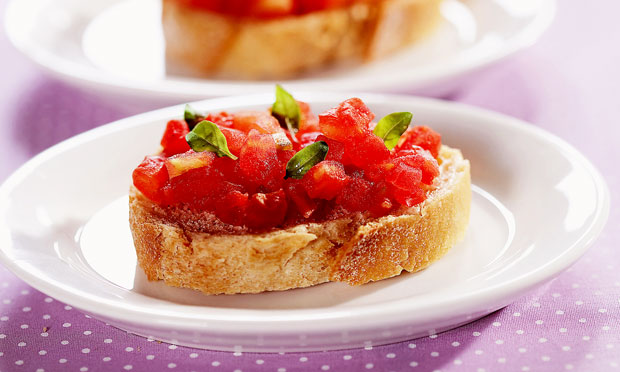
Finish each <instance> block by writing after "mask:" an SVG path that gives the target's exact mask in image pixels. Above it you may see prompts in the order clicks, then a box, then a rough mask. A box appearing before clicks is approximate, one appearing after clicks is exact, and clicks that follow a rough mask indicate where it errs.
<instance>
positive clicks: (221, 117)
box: [204, 111, 234, 129]
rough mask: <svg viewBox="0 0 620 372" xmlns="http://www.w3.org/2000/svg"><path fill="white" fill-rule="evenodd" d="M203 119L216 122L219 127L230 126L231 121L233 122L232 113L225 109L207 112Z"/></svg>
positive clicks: (231, 124)
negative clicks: (213, 112)
mask: <svg viewBox="0 0 620 372" xmlns="http://www.w3.org/2000/svg"><path fill="white" fill-rule="evenodd" d="M204 120H209V121H210V122H213V123H215V124H217V126H218V127H220V129H222V127H224V128H232V126H233V122H234V119H233V115H231V114H229V113H227V112H225V111H222V112H220V113H217V114H208V115H207V116H206V117H205V118H204Z"/></svg>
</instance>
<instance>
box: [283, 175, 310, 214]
mask: <svg viewBox="0 0 620 372" xmlns="http://www.w3.org/2000/svg"><path fill="white" fill-rule="evenodd" d="M284 192H286V196H287V197H288V198H289V200H291V201H292V202H293V206H294V207H295V208H296V209H297V211H298V212H299V214H300V215H302V216H303V217H304V218H310V216H311V215H312V213H314V211H316V209H317V203H316V202H315V201H314V200H312V199H311V198H310V197H309V196H308V193H307V192H306V188H305V187H304V183H303V181H302V180H296V179H294V178H289V179H287V180H286V181H285V183H284Z"/></svg>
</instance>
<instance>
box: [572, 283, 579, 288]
mask: <svg viewBox="0 0 620 372" xmlns="http://www.w3.org/2000/svg"><path fill="white" fill-rule="evenodd" d="M571 287H573V288H579V284H577V283H573V285H572V286H571Z"/></svg>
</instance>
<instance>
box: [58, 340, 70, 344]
mask: <svg viewBox="0 0 620 372" xmlns="http://www.w3.org/2000/svg"><path fill="white" fill-rule="evenodd" d="M60 343H61V344H62V345H69V341H67V340H62V341H60Z"/></svg>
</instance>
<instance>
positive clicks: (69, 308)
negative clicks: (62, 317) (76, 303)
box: [65, 305, 73, 310]
mask: <svg viewBox="0 0 620 372" xmlns="http://www.w3.org/2000/svg"><path fill="white" fill-rule="evenodd" d="M71 309H73V308H72V307H71V306H69V305H66V306H65V310H71Z"/></svg>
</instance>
